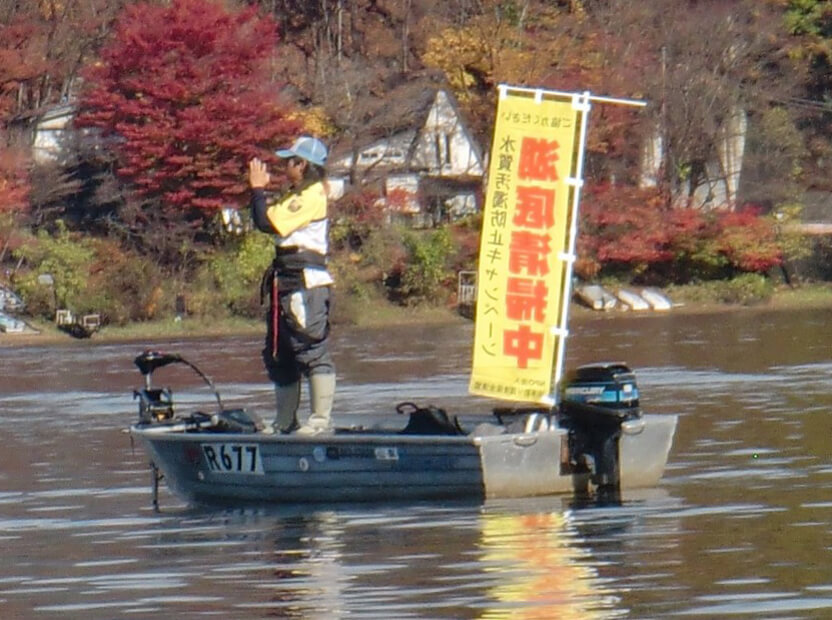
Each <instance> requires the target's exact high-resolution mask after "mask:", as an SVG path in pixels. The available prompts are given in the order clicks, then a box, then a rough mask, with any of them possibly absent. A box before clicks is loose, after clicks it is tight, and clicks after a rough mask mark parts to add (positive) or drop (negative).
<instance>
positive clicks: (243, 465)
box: [202, 443, 263, 476]
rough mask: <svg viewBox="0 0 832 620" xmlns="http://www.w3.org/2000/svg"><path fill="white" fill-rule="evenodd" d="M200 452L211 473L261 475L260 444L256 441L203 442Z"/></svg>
mask: <svg viewBox="0 0 832 620" xmlns="http://www.w3.org/2000/svg"><path fill="white" fill-rule="evenodd" d="M202 454H203V456H204V457H205V462H206V463H207V464H208V469H209V470H211V472H213V473H217V474H256V475H261V476H262V475H263V461H262V459H261V458H260V446H258V445H257V444H256V443H204V444H202Z"/></svg>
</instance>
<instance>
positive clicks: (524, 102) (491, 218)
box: [469, 93, 578, 402]
mask: <svg viewBox="0 0 832 620" xmlns="http://www.w3.org/2000/svg"><path fill="white" fill-rule="evenodd" d="M577 122H578V117H577V112H576V111H575V110H574V109H573V106H572V103H571V102H570V101H562V100H561V101H555V100H547V99H545V98H540V99H539V100H535V99H534V98H532V97H528V96H522V95H517V96H513V95H512V94H510V93H509V94H507V96H505V97H502V98H501V99H500V102H499V104H498V108H497V120H496V124H495V128H494V138H493V144H492V148H491V161H490V164H489V173H488V187H487V190H486V199H485V206H484V213H483V230H482V237H481V240H480V254H479V268H478V272H477V289H478V293H477V313H476V328H475V333H474V360H473V369H472V373H471V382H470V386H469V391H470V392H471V393H472V394H478V395H481V396H491V397H495V398H501V399H505V400H516V401H531V402H546V400H547V398H548V397H549V392H550V390H551V385H552V364H553V362H554V354H555V346H556V342H557V336H555V335H553V333H552V330H551V327H552V326H554V325H557V323H558V320H559V309H560V307H561V297H562V290H563V286H564V282H563V273H564V269H563V262H562V261H563V253H564V252H565V251H566V250H567V249H568V232H569V231H568V227H567V225H568V221H569V209H570V196H571V194H570V191H569V190H570V188H569V185H568V183H567V179H569V177H570V176H571V174H572V162H573V159H574V158H573V154H574V149H575V146H576V140H575V134H576V124H577Z"/></svg>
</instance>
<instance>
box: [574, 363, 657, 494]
mask: <svg viewBox="0 0 832 620" xmlns="http://www.w3.org/2000/svg"><path fill="white" fill-rule="evenodd" d="M558 415H559V420H560V425H561V426H563V427H565V428H568V429H569V464H570V467H571V468H572V472H573V473H581V472H589V473H590V474H591V480H592V482H593V484H595V485H596V486H597V487H598V488H599V490H602V491H606V492H609V491H612V492H615V493H618V492H619V490H620V485H621V469H620V462H619V439H620V437H621V426H622V424H624V423H625V422H628V421H630V420H634V419H637V418H640V417H641V409H640V408H639V394H638V384H637V382H636V376H635V373H634V372H633V371H632V370H631V369H630V368H629V367H628V366H627V365H626V364H624V363H621V362H608V363H600V364H588V365H585V366H580V367H578V368H577V369H575V370H574V371H572V372H570V373H568V374H567V376H566V378H565V380H564V383H563V389H562V391H561V399H560V407H559V412H558Z"/></svg>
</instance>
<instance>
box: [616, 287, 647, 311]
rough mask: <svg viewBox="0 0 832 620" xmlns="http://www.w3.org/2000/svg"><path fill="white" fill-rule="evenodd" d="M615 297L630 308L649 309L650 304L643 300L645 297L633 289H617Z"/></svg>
mask: <svg viewBox="0 0 832 620" xmlns="http://www.w3.org/2000/svg"><path fill="white" fill-rule="evenodd" d="M615 295H616V297H618V299H619V301H620V302H621V303H622V304H624V305H625V306H627V307H628V308H630V309H631V310H649V309H650V304H648V303H647V301H645V299H644V298H643V297H642V296H641V295H639V294H638V293H636V292H635V291H631V290H630V289H626V288H622V289H618V291H617V292H616V293H615Z"/></svg>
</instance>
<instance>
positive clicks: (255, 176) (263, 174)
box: [248, 157, 271, 189]
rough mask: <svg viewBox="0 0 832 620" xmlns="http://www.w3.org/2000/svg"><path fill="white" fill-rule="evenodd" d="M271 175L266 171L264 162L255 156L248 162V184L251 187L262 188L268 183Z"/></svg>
mask: <svg viewBox="0 0 832 620" xmlns="http://www.w3.org/2000/svg"><path fill="white" fill-rule="evenodd" d="M270 180H271V176H270V175H269V173H268V172H267V171H266V164H265V163H264V162H262V161H260V160H259V159H257V158H256V157H255V158H254V159H252V160H251V161H250V162H248V184H249V185H250V186H251V187H252V189H260V188H264V187H266V186H267V185H268V184H269V181H270Z"/></svg>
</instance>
